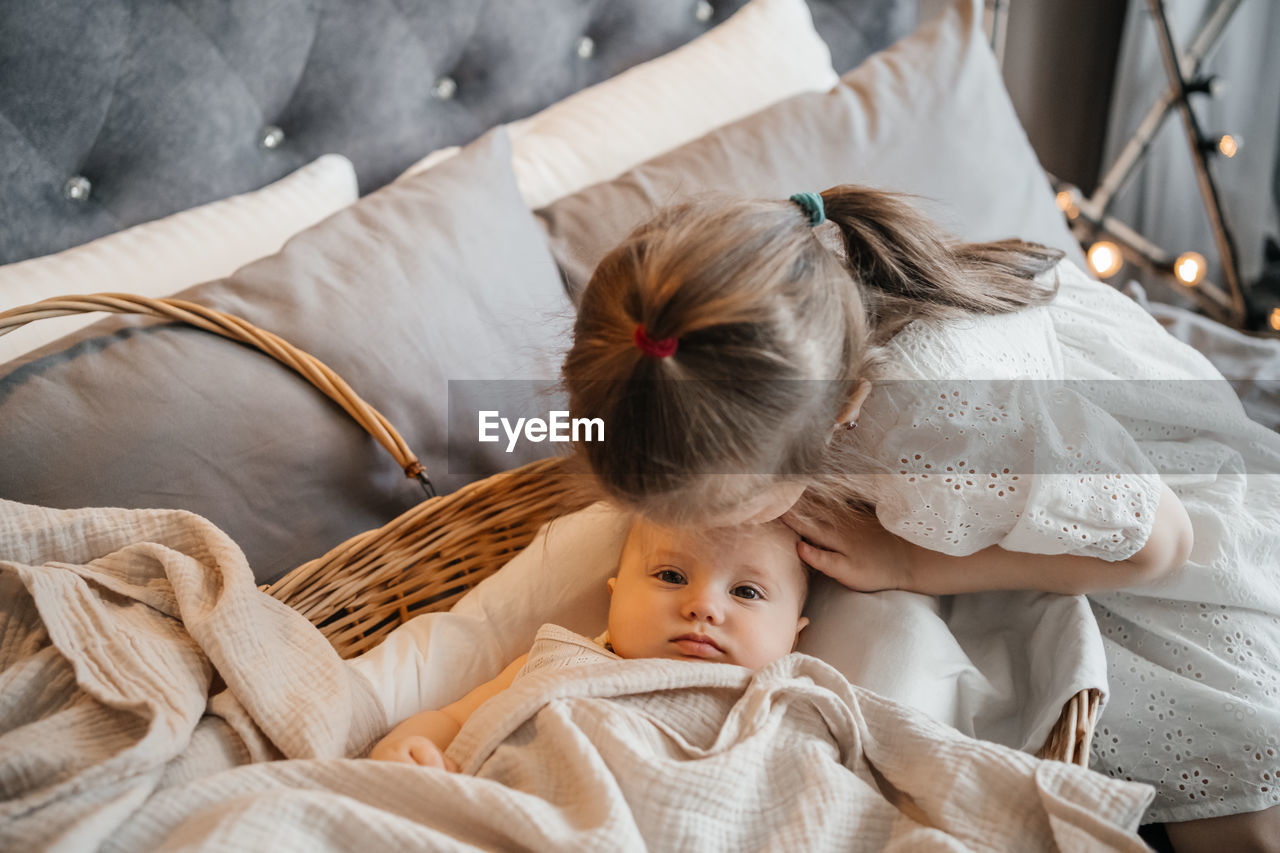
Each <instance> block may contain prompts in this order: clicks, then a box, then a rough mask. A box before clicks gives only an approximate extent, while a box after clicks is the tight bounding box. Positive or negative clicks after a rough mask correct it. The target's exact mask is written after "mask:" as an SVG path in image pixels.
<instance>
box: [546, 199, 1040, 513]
mask: <svg viewBox="0 0 1280 853" xmlns="http://www.w3.org/2000/svg"><path fill="white" fill-rule="evenodd" d="M822 199H823V203H824V206H825V208H826V217H827V219H828V220H830V221H831V222H833V223H834V224H835V226H836V229H837V230H838V234H839V238H840V240H839V245H833V246H827V245H824V243H823V240H822V239H821V234H822V230H823V228H824V227H825V226H819V227H818V228H816V229H815V228H813V227H812V226H810V224H809V220H808V217H807V215H806V214H805V213H804V212H803V211H802V210H801V209H800V208H799V207H798V206H797V205H796V204H795V203H793V202H790V201H782V200H778V201H759V200H742V199H715V200H707V199H704V200H699V201H695V202H690V203H687V204H681V205H677V206H673V207H669V208H666V209H664V210H662V211H660V212H659V213H658V214H657V215H655V216H654V217H653V218H652V219H651V220H649V221H648V222H647V223H645V224H644V225H642V226H640V227H639V228H637V229H636V230H635V231H634V232H633V233H632V234H631V235H630V236H628V237H627V238H626V239H625V240H624V241H623V242H622V243H621V244H620V245H619V246H617V247H616V248H614V249H613V251H611V252H610V253H609V254H608V255H606V256H605V258H604V259H603V260H602V261H601V262H600V264H599V265H598V266H597V267H596V270H595V272H594V274H593V275H592V277H591V280H590V282H589V283H588V284H587V287H586V289H585V290H584V292H583V295H582V299H581V303H580V305H579V308H578V316H577V321H576V324H575V328H574V342H573V347H572V348H571V349H570V351H569V354H568V356H567V357H566V359H565V362H564V371H563V372H564V381H565V385H566V386H567V389H568V392H569V407H570V410H571V412H572V415H573V417H590V418H601V419H603V421H604V423H605V440H604V442H596V443H589V442H583V443H582V444H580V445H579V446H578V448H577V450H578V451H579V452H580V454H581V455H582V456H584V457H585V461H586V462H587V463H588V464H589V466H590V468H591V470H592V472H593V473H594V475H595V480H596V483H597V485H598V486H599V488H600V489H601V490H602V491H603V493H604V494H605V495H606V496H608V497H610V498H612V499H613V500H615V501H617V502H619V503H621V504H622V505H624V506H626V507H629V508H631V509H633V510H635V511H638V512H640V513H641V514H644V515H646V516H649V517H651V518H655V519H657V520H660V521H665V522H668V523H687V522H694V521H698V520H704V519H708V518H712V517H714V516H715V515H718V514H720V513H722V512H724V511H726V510H729V509H731V508H732V507H733V506H735V505H736V504H737V503H739V502H740V501H742V500H743V499H744V498H746V497H749V496H750V495H751V494H753V493H754V492H757V491H759V490H761V489H765V488H768V487H769V486H770V485H772V484H774V483H776V482H777V481H778V480H779V478H786V477H799V478H803V479H804V481H805V482H806V483H807V484H809V485H811V486H817V487H818V489H819V491H822V490H823V489H826V491H832V489H834V490H835V492H840V491H843V492H844V496H845V497H846V498H853V499H856V498H859V497H865V496H859V495H858V494H856V489H855V488H854V487H853V486H851V485H849V484H848V483H846V484H844V485H837V482H838V481H839V480H840V478H839V477H834V478H833V477H832V476H830V475H832V474H838V473H839V471H840V470H847V468H846V463H848V462H849V461H850V460H848V459H845V460H843V461H842V460H838V459H834V458H832V453H833V451H839V450H840V448H839V445H842V444H845V442H842V441H838V440H837V441H833V440H832V439H833V435H834V431H833V427H834V426H835V423H836V420H837V418H838V417H839V416H840V414H841V412H842V411H843V410H845V409H846V408H847V405H848V402H849V401H850V400H851V398H852V396H853V394H854V391H855V389H856V388H857V386H858V383H859V380H861V379H864V378H866V379H872V380H874V378H875V376H876V373H877V370H878V368H879V366H880V364H881V361H882V354H881V348H882V345H883V344H884V343H885V342H886V341H887V340H888V339H889V338H890V337H892V336H893V334H894V333H896V332H897V331H898V330H900V329H901V328H902V327H903V326H905V325H906V324H907V323H909V322H911V321H913V320H917V319H926V320H927V319H941V318H945V317H950V316H955V315H958V314H965V313H971V312H976V313H984V314H1000V313H1006V312H1010V311H1015V310H1018V309H1020V308H1023V307H1025V306H1028V305H1033V304H1039V303H1043V302H1047V301H1049V300H1050V299H1051V298H1052V297H1053V295H1054V292H1055V289H1054V288H1051V287H1044V286H1042V285H1040V284H1038V283H1036V282H1035V281H1034V280H1033V279H1034V277H1035V276H1036V275H1038V274H1039V273H1041V272H1043V271H1045V270H1047V269H1048V268H1050V267H1051V266H1052V265H1053V264H1054V263H1055V262H1057V260H1058V259H1060V258H1061V257H1062V253H1061V252H1059V251H1058V250H1056V249H1049V248H1046V247H1044V246H1039V245H1035V244H1031V243H1025V242H1022V241H1019V240H1005V241H1000V242H993V243H958V242H954V241H952V240H950V239H948V238H946V237H945V236H944V235H942V234H941V233H940V232H939V230H938V229H937V227H936V226H935V225H934V224H933V223H932V222H931V221H929V220H928V219H927V218H926V217H924V216H922V215H921V214H919V213H918V212H916V211H915V210H914V209H913V208H912V207H911V205H910V204H908V203H907V202H906V200H905V199H904V197H903V196H900V195H895V194H892V193H887V192H881V191H877V190H871V189H866V188H863V187H857V186H847V185H846V186H838V187H833V188H832V189H829V190H827V191H826V192H824V193H822ZM637 327H640V328H642V329H643V332H644V335H646V336H647V337H648V338H650V339H655V340H657V339H667V338H672V339H674V340H675V342H676V351H675V352H674V354H672V355H669V356H666V357H657V356H655V355H652V354H647V353H646V352H644V351H642V349H641V348H640V347H639V346H638V345H637V342H636V335H637ZM824 484H826V485H824Z"/></svg>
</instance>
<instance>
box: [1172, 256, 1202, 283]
mask: <svg viewBox="0 0 1280 853" xmlns="http://www.w3.org/2000/svg"><path fill="white" fill-rule="evenodd" d="M1206 268H1207V264H1206V263H1205V259H1204V255H1202V254H1200V253H1199V252H1183V253H1182V254H1181V255H1178V259H1177V260H1176V261H1174V262H1173V275H1174V278H1176V279H1178V281H1180V282H1182V283H1183V284H1185V285H1186V286H1187V287H1195V286H1196V285H1197V284H1199V283H1200V282H1201V281H1202V280H1204V272H1205V269H1206Z"/></svg>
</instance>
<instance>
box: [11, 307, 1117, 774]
mask: <svg viewBox="0 0 1280 853" xmlns="http://www.w3.org/2000/svg"><path fill="white" fill-rule="evenodd" d="M93 311H107V312H112V313H119V314H149V315H153V316H156V317H161V318H167V319H170V320H176V321H179V322H182V323H187V324H190V325H192V326H196V327H197V328H200V329H204V330H205V331H208V332H212V333H214V334H218V335H222V336H223V337H226V338H230V339H231V340H234V341H239V342H241V343H245V344H248V345H250V346H253V347H256V348H257V349H260V350H262V351H263V352H265V353H266V354H267V355H270V356H272V357H273V358H275V359H277V360H278V361H280V362H281V363H282V364H284V365H286V366H288V367H290V368H292V369H293V370H295V371H297V372H298V373H299V374H301V375H302V376H303V377H304V378H305V379H307V381H309V382H311V383H312V384H313V385H315V386H316V388H318V389H319V390H320V391H322V392H323V393H324V394H325V395H327V396H328V397H329V398H330V399H332V400H333V401H334V402H336V403H337V404H338V405H339V406H341V407H342V408H343V410H344V411H346V412H347V414H349V415H350V416H351V417H352V418H354V419H355V420H356V421H357V422H358V423H359V424H360V425H361V426H362V427H364V428H365V430H367V431H368V432H369V434H370V435H372V436H373V437H374V439H375V440H377V441H378V443H379V444H381V445H382V446H383V447H384V448H385V449H386V451H387V452H388V453H389V454H391V456H392V458H394V459H395V460H396V462H397V464H399V465H400V466H401V468H403V469H404V471H405V474H406V476H409V477H415V478H417V479H419V480H420V481H421V482H422V483H423V486H424V488H425V489H426V490H427V493H428V495H434V491H433V490H432V489H431V486H430V481H429V480H427V478H426V476H425V473H424V472H423V470H422V466H421V465H420V464H419V463H418V459H417V457H416V456H414V454H413V452H412V451H411V450H409V448H408V446H407V445H406V444H405V442H404V439H403V438H401V436H400V434H399V433H398V432H397V431H396V429H395V428H394V427H393V426H392V425H391V424H390V423H388V422H387V420H386V418H384V417H383V416H382V415H381V414H380V413H379V412H378V411H377V410H376V409H374V408H373V407H372V406H370V405H369V404H368V403H366V402H365V401H364V400H362V399H361V398H360V397H359V396H358V395H357V394H356V393H355V392H354V391H353V390H352V389H351V387H350V386H348V385H347V384H346V383H345V382H344V381H342V379H341V378H340V377H339V376H338V375H337V374H335V373H334V372H333V371H332V370H330V369H329V368H328V367H326V366H325V365H324V364H322V363H321V362H320V361H318V360H317V359H315V358H313V357H312V356H310V355H308V354H306V353H304V352H302V351H301V350H299V349H297V348H296V347H294V346H292V345H291V344H289V343H287V342H286V341H284V340H282V339H280V338H279V337H277V336H275V335H273V334H271V333H270V332H266V331H263V330H262V329H259V328H257V327H256V326H253V325H252V324H250V323H248V322H247V321H245V320H241V319H239V318H238V317H233V316H231V315H229V314H225V313H222V312H220V311H215V310H213V309H210V308H206V307H204V306H202V305H197V304H195V303H192V302H186V301H183V300H178V299H151V298H146V297H140V296H132V295H128V294H119V293H104V294H94V295H90V296H68V297H61V298H56V299H46V300H44V301H42V302H37V303H35V304H33V305H27V306H23V307H20V308H14V309H11V310H8V311H4V312H0V335H3V334H5V333H6V332H8V331H11V330H12V329H15V328H17V327H18V326H22V325H25V324H26V323H29V322H31V321H33V320H39V319H42V318H45V317H57V316H62V315H65V314H77V313H84V312H93ZM576 479H577V475H575V474H573V473H571V468H570V465H569V463H568V460H565V459H548V460H543V461H540V462H533V463H530V464H528V465H524V466H522V467H520V468H516V469H514V470H511V471H507V472H503V473H500V474H495V475H493V476H490V477H488V478H486V479H483V480H479V481H477V482H474V483H471V484H470V485H468V486H465V487H463V488H461V489H459V490H458V491H456V492H452V493H450V494H448V495H444V496H441V497H435V496H431V497H428V499H427V500H425V501H423V502H422V503H420V504H419V505H418V506H416V507H414V508H413V509H410V510H409V511H407V512H405V513H403V514H402V515H400V516H399V517H398V518H396V519H393V520H392V521H390V522H389V523H387V524H386V525H384V526H382V527H379V528H376V529H373V530H369V531H366V532H364V533H361V534H359V535H357V536H354V537H352V538H351V539H348V540H347V541H346V542H343V543H341V544H340V545H338V546H337V547H336V548H334V549H332V550H331V551H329V552H328V553H327V554H325V555H323V556H321V557H318V558H316V559H314V560H311V561H310V562H307V563H304V564H303V565H301V566H298V567H297V568H296V569H293V570H292V571H290V572H289V573H288V574H286V575H285V576H284V577H283V578H281V579H280V580H278V581H277V582H275V583H273V584H270V585H267V586H264V587H263V590H264V591H265V592H267V593H268V594H270V595H271V596H273V597H275V598H277V599H279V600H280V601H282V602H284V603H285V604H288V605H289V606H291V607H293V608H294V609H296V610H298V611H299V612H300V613H302V614H303V615H304V616H306V617H307V618H308V619H309V620H310V621H311V622H312V623H313V624H315V625H316V627H317V628H319V630H320V631H321V633H323V634H324V635H325V637H327V638H328V640H329V642H330V643H332V644H333V646H334V648H335V649H337V651H338V653H339V654H341V655H342V656H343V657H352V656H354V655H357V654H359V653H361V652H364V651H367V650H368V649H371V648H372V647H373V646H375V645H377V644H378V643H379V642H380V641H381V640H382V639H383V638H384V637H385V636H386V635H387V633H388V632H390V631H391V630H392V629H393V628H395V627H396V626H398V625H400V624H401V623H402V622H404V621H405V620H406V619H409V618H411V617H413V616H416V615H419V614H422V613H429V612H432V611H438V610H447V609H449V608H450V607H451V606H453V604H454V603H455V602H456V601H457V600H458V599H459V598H461V597H462V595H463V594H465V593H466V592H467V590H469V589H471V588H472V587H473V586H475V585H476V584H477V583H479V582H480V581H481V580H483V579H484V578H486V577H488V576H489V575H490V574H492V573H493V572H495V571H496V570H497V569H498V568H499V567H501V566H502V565H503V564H504V563H506V562H507V561H508V560H510V559H511V557H513V556H514V555H515V554H517V553H518V552H519V551H520V550H521V549H522V548H524V547H525V546H526V545H527V544H528V543H529V542H530V541H531V540H532V539H533V537H534V535H535V534H536V533H537V531H538V529H539V528H540V527H542V525H543V524H545V523H546V522H547V521H549V520H551V519H552V518H554V517H556V516H559V515H564V514H567V513H570V512H575V511H577V510H579V509H582V508H583V507H584V506H586V505H587V504H588V503H589V502H590V497H589V492H588V491H587V490H585V489H582V488H578V487H577V486H576V484H575V480H576ZM1099 702H1100V695H1099V691H1098V690H1096V689H1091V690H1082V691H1081V692H1080V693H1078V694H1076V696H1074V697H1072V698H1071V699H1070V700H1069V701H1068V702H1067V703H1066V704H1065V705H1064V706H1063V710H1062V715H1061V716H1060V718H1059V720H1058V723H1057V725H1055V727H1054V728H1053V730H1052V731H1051V732H1050V734H1049V737H1048V738H1047V739H1046V740H1045V744H1044V746H1043V747H1041V749H1040V751H1039V752H1038V753H1037V755H1038V756H1040V757H1043V758H1054V759H1057V760H1060V761H1066V762H1069V763H1072V764H1078V765H1081V766H1088V761H1089V744H1090V742H1091V740H1092V738H1093V730H1094V726H1095V724H1096V722H1097V717H1098V709H1099Z"/></svg>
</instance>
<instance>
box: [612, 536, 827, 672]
mask: <svg viewBox="0 0 1280 853" xmlns="http://www.w3.org/2000/svg"><path fill="white" fill-rule="evenodd" d="M804 572H805V567H804V564H803V563H801V562H800V558H799V556H797V554H796V534H795V533H794V532H793V531H792V530H790V529H789V528H787V527H786V526H785V525H783V524H782V523H780V522H774V523H770V524H760V525H745V526H741V527H731V528H716V529H714V530H711V531H698V532H688V531H678V530H672V529H669V528H664V527H659V526H657V525H655V524H652V523H651V522H648V521H645V520H643V519H637V520H636V522H635V524H633V525H632V528H631V532H630V534H629V535H628V537H627V542H626V545H625V546H624V547H623V550H622V557H621V560H620V561H619V564H618V576H617V577H616V578H611V579H610V580H609V589H610V591H611V592H612V599H611V601H610V606H609V640H610V642H611V643H612V645H613V649H614V651H615V652H617V653H618V654H619V655H620V656H622V657H624V658H646V657H657V658H676V659H680V660H705V661H713V662H718V663H732V664H737V665H738V666H745V667H750V668H751V669H758V668H759V667H762V666H764V665H765V664H767V663H770V662H771V661H774V660H777V659H778V658H780V657H782V656H783V655H786V654H787V653H789V652H790V651H792V649H794V648H795V644H796V638H797V636H798V635H799V633H800V629H801V628H803V627H804V626H805V625H806V624H807V623H808V621H809V620H808V619H806V618H804V617H803V616H801V615H800V611H801V609H802V608H803V607H804V590H805V582H804V581H805V578H804Z"/></svg>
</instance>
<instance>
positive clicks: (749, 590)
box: [733, 584, 764, 600]
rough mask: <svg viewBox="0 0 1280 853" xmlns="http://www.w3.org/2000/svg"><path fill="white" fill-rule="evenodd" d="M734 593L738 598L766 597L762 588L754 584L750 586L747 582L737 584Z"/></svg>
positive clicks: (753, 598)
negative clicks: (759, 588) (740, 584)
mask: <svg viewBox="0 0 1280 853" xmlns="http://www.w3.org/2000/svg"><path fill="white" fill-rule="evenodd" d="M733 594H734V595H736V596H737V597H738V598H746V599H750V600H755V599H757V598H764V593H762V592H760V590H758V589H756V588H755V587H754V586H748V585H747V584H743V585H742V586H735V587H734V588H733Z"/></svg>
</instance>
